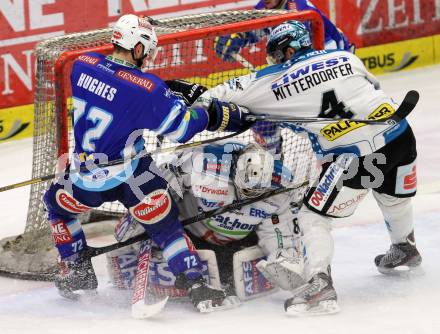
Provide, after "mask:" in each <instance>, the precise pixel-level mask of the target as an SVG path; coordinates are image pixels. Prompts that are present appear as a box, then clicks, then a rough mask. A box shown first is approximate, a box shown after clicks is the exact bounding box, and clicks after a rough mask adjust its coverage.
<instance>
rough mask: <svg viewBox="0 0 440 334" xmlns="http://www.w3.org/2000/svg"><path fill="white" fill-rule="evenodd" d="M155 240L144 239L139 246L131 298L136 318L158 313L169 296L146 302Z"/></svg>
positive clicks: (148, 316)
mask: <svg viewBox="0 0 440 334" xmlns="http://www.w3.org/2000/svg"><path fill="white" fill-rule="evenodd" d="M152 247H153V241H152V240H151V239H146V240H143V241H142V243H141V246H140V248H139V254H138V259H139V260H138V265H137V270H136V276H135V282H134V288H133V296H132V299H131V315H132V317H133V318H135V319H146V318H150V317H152V316H154V315H156V314H158V313H159V312H160V311H162V309H163V308H164V307H165V304H166V302H167V300H168V296H166V297H165V298H163V299H161V300H159V301H157V302H155V303H151V304H146V303H145V296H146V294H147V290H148V273H149V271H150V262H151V250H152Z"/></svg>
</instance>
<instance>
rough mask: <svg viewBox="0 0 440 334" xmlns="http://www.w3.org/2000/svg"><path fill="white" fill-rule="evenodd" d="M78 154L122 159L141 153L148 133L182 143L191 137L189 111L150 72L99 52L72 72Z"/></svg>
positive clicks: (84, 57)
mask: <svg viewBox="0 0 440 334" xmlns="http://www.w3.org/2000/svg"><path fill="white" fill-rule="evenodd" d="M71 84H72V95H73V104H74V113H73V127H74V136H75V153H77V154H78V155H79V156H81V155H84V156H86V157H87V156H89V155H90V154H94V153H100V154H106V155H107V157H108V159H109V160H113V159H118V158H121V157H123V150H124V149H126V148H127V144H128V146H131V147H135V149H136V151H139V150H141V149H142V148H143V144H144V143H143V139H142V131H143V129H149V130H153V131H155V132H156V134H162V135H166V136H168V137H169V139H170V140H173V141H182V138H183V137H184V136H183V135H182V134H185V140H187V139H188V137H192V136H193V135H194V134H195V133H191V134H189V135H188V131H191V129H188V126H187V124H185V119H187V118H188V116H186V117H184V116H185V114H186V113H187V111H188V110H187V107H186V106H185V103H184V102H183V100H181V99H179V98H178V97H176V96H175V95H174V94H173V93H172V92H171V90H170V89H169V88H168V87H167V86H166V84H165V83H164V82H163V81H162V80H161V79H160V78H158V77H157V76H155V75H153V74H151V73H143V72H141V71H140V70H139V69H137V68H135V67H130V66H129V64H128V63H124V64H122V63H119V62H115V60H114V59H112V58H110V57H105V56H103V55H100V54H96V53H87V54H84V55H81V56H80V57H79V58H78V59H77V61H76V62H75V63H74V65H73V70H72V72H71ZM129 138H130V140H129Z"/></svg>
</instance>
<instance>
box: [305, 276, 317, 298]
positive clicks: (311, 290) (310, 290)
mask: <svg viewBox="0 0 440 334" xmlns="http://www.w3.org/2000/svg"><path fill="white" fill-rule="evenodd" d="M320 281H321V279H316V280H313V281H312V282H311V283H309V284H308V285H307V286H306V287H305V289H304V290H303V292H302V295H303V296H311V295H313V294H315V293H316V292H317V291H319V289H320V287H321V282H320Z"/></svg>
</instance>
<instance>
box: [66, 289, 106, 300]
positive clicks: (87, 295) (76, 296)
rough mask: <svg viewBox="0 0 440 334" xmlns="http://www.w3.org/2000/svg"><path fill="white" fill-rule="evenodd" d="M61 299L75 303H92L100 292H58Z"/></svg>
mask: <svg viewBox="0 0 440 334" xmlns="http://www.w3.org/2000/svg"><path fill="white" fill-rule="evenodd" d="M58 293H59V295H60V296H61V297H64V298H66V299H70V300H74V301H79V300H80V301H91V300H93V299H95V298H96V296H97V295H98V291H96V290H78V291H75V292H73V291H68V290H58Z"/></svg>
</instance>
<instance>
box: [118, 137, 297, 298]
mask: <svg viewBox="0 0 440 334" xmlns="http://www.w3.org/2000/svg"><path fill="white" fill-rule="evenodd" d="M161 168H162V169H164V171H165V172H164V175H165V178H166V179H167V180H168V181H169V182H170V184H171V185H174V186H173V187H174V188H176V189H177V190H178V191H177V193H179V196H177V195H176V196H174V197H175V199H176V203H177V205H178V207H179V211H180V217H181V219H183V221H185V219H187V218H190V217H195V216H197V215H198V214H200V213H204V212H210V211H212V210H216V209H219V208H222V207H224V206H227V205H229V204H232V203H236V202H239V201H243V200H246V199H255V201H253V203H251V204H248V205H245V206H243V207H241V208H238V209H235V210H232V211H228V212H224V213H221V214H217V215H214V216H213V217H211V218H208V219H205V220H201V221H199V222H196V223H192V224H190V225H187V226H186V227H185V230H186V233H187V235H188V236H189V238H190V239H191V241H192V243H193V244H194V246H195V248H196V249H197V250H201V249H202V250H203V249H208V250H212V251H214V253H215V255H216V263H217V265H218V270H219V279H220V282H221V285H222V286H223V287H226V288H227V291H228V293H229V294H230V295H235V294H237V295H238V296H239V297H240V299H242V300H245V299H248V298H254V297H255V296H257V295H262V294H263V293H265V292H267V291H268V290H270V289H271V286H265V282H266V280H265V279H264V277H265V278H267V279H269V281H270V282H271V283H272V284H273V285H275V286H278V287H281V288H282V289H285V290H294V289H295V288H297V287H299V286H301V285H302V284H304V283H305V281H304V280H303V278H302V276H301V275H302V268H303V259H302V247H301V242H300V229H299V226H298V224H297V212H298V209H299V204H298V201H299V200H300V199H301V197H302V196H301V194H302V192H301V190H298V189H296V190H292V191H287V192H283V193H280V194H276V195H273V196H271V197H268V198H265V199H261V200H258V197H260V196H262V195H264V194H267V193H268V192H269V191H271V190H274V189H279V188H285V187H293V185H296V184H298V182H297V180H296V179H295V177H294V176H293V175H292V173H291V171H290V170H289V169H288V168H286V166H284V165H283V164H282V162H281V161H280V160H275V159H274V156H273V155H272V154H270V153H269V152H267V151H266V150H263V149H261V148H260V147H259V146H258V145H257V144H248V145H247V146H245V145H243V144H239V143H236V142H230V143H224V144H211V145H207V146H204V147H200V148H197V149H195V150H193V151H192V152H191V153H185V154H181V155H179V156H177V157H176V159H174V160H173V161H168V163H166V164H163V165H162V166H161ZM173 179H174V180H175V181H177V183H175V182H174V181H173ZM300 183H301V181H300ZM176 185H177V186H176ZM302 190H304V188H302ZM176 197H177V198H176ZM179 197H180V198H179ZM124 219H125V220H126V221H127V220H128V221H129V224H135V222H134V221H133V219H132V218H129V217H126V218H124ZM124 219H123V221H124ZM122 225H124V232H125V231H127V230H130V232H128V233H131V235H130V237H131V236H132V235H133V231H134V229H133V227H131V228H128V227H127V224H126V223H123V224H122ZM117 230H118V229H117ZM116 234H117V235H118V237H117V238H118V239H121V237H122V235H121V233H120V232H119V231H117V233H116ZM124 239H127V236H125V237H124ZM257 244H258V246H259V247H257V248H256V247H255V246H256V245H257ZM129 252H130V251H128V253H129ZM128 253H127V252H124V251H123V252H114V253H113V254H110V258H111V259H112V261H118V259H119V258H120V257H121V256H126V255H127V254H128ZM263 257H265V258H267V260H261V261H259V259H261V258H263ZM115 259H116V260H115ZM239 259H242V260H243V261H242V262H240V264H241V263H245V265H244V266H249V269H250V271H252V268H250V266H252V267H253V271H254V274H253V275H255V271H256V268H258V270H260V271H261V272H262V274H263V275H264V277H260V278H259V279H257V281H258V280H259V281H261V284H254V285H252V284H250V285H249V284H248V285H246V287H245V288H243V285H242V284H239V283H238V284H234V283H235V282H238V281H240V280H241V281H243V278H242V277H243V266H242V265H240V266H237V265H233V263H235V262H234V261H239ZM244 259H246V260H244ZM133 265H134V263H133ZM111 267H112V269H111V272H113V273H112V274H111V275H112V276H113V277H115V276H116V277H120V276H122V275H121V274H118V273H115V271H116V272H121V268H120V266H116V267H115V266H111ZM124 270H125V271H127V266H125V268H124ZM164 271H166V270H162V273H161V274H160V275H162V276H163V275H164ZM153 272H154V270H153ZM211 274H212V273H211ZM153 275H154V276H158V275H156V274H153ZM118 280H120V279H116V280H114V281H118ZM153 281H158V280H154V279H153ZM162 281H163V280H162ZM253 281H255V280H253ZM251 283H252V282H251ZM174 293H175V292H174Z"/></svg>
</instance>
